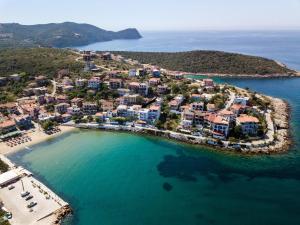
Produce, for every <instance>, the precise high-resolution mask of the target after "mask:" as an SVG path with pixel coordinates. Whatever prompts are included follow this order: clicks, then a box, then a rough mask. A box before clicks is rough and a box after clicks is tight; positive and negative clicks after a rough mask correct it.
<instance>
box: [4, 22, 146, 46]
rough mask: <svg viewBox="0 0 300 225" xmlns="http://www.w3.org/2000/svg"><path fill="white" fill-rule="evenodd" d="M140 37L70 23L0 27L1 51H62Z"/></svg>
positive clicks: (134, 32) (135, 33)
mask: <svg viewBox="0 0 300 225" xmlns="http://www.w3.org/2000/svg"><path fill="white" fill-rule="evenodd" d="M141 37H142V36H141V35H140V33H139V32H138V31H137V30H136V29H134V28H129V29H125V30H122V31H118V32H113V31H107V30H104V29H101V28H98V27H96V26H93V25H90V24H78V23H72V22H65V23H50V24H37V25H21V24H18V23H2V24H0V48H15V47H38V46H43V47H58V48H64V47H71V46H82V45H88V44H92V43H95V42H103V41H112V40H117V39H139V38H141Z"/></svg>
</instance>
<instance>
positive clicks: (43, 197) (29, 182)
mask: <svg viewBox="0 0 300 225" xmlns="http://www.w3.org/2000/svg"><path fill="white" fill-rule="evenodd" d="M20 150H21V149H20ZM0 159H1V160H2V161H3V162H5V163H6V164H7V165H9V170H8V171H14V173H16V174H18V178H16V179H15V180H14V181H11V185H13V186H14V188H13V190H9V189H7V186H4V187H1V188H0V192H1V193H0V194H1V200H2V201H3V203H4V206H5V207H6V210H8V211H9V212H12V214H13V215H14V216H13V218H12V219H10V220H9V222H10V224H12V225H14V224H15V225H28V224H36V225H50V224H61V223H62V222H63V219H64V218H65V217H67V216H68V215H70V214H73V210H72V208H71V206H70V205H69V203H67V202H66V201H64V200H63V199H62V198H61V197H59V196H58V195H57V194H56V193H55V192H54V191H52V190H51V189H50V188H49V187H48V186H46V185H45V184H44V183H43V182H41V181H40V180H39V179H38V178H37V177H35V176H34V174H33V173H31V172H30V171H29V170H27V169H26V168H23V167H22V166H18V165H17V164H15V163H14V162H13V161H11V160H10V159H9V158H7V157H6V156H5V155H2V154H0ZM21 183H22V185H21ZM21 187H23V190H24V187H26V190H27V191H29V193H31V194H32V195H34V198H35V200H36V202H37V203H38V204H37V206H36V207H38V208H36V207H35V208H34V211H32V212H26V211H23V208H22V207H20V203H21V202H22V201H23V199H22V198H21V202H20V199H18V198H17V196H19V195H18V194H19V191H22V188H21ZM12 195H13V197H12ZM20 211H22V213H21V214H20V216H19V212H20ZM27 213H29V214H28V215H25V214H27ZM25 220H26V221H25Z"/></svg>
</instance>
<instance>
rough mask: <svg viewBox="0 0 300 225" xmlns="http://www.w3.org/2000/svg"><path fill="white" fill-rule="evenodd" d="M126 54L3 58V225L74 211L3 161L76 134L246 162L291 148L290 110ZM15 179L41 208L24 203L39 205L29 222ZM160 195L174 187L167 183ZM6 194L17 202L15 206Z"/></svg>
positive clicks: (56, 219) (24, 53)
mask: <svg viewBox="0 0 300 225" xmlns="http://www.w3.org/2000/svg"><path fill="white" fill-rule="evenodd" d="M129 54H130V55H131V53H129ZM222 54H225V53H222ZM124 55H125V54H124V53H120V54H118V53H116V52H91V51H78V50H68V49H55V48H25V49H6V50H3V51H1V52H0V58H1V60H0V73H1V77H0V170H1V173H2V174H0V186H2V187H3V188H2V189H0V194H1V196H2V200H3V204H4V208H5V206H7V207H9V209H10V210H11V211H9V210H6V211H3V210H2V211H1V213H2V214H5V215H6V216H7V218H8V219H9V218H11V215H12V214H11V212H12V213H13V214H14V215H15V214H17V216H15V217H14V218H13V219H10V220H11V221H12V222H13V223H12V224H14V223H18V221H23V220H25V219H26V218H27V219H28V224H29V223H30V224H31V223H32V222H34V221H35V220H36V221H40V220H41V221H44V222H45V221H47V223H48V221H49V223H50V222H51V223H60V222H61V221H62V220H63V218H64V217H65V216H66V215H68V214H69V213H72V210H71V208H70V206H69V205H68V203H66V202H65V201H63V200H62V199H61V198H59V197H58V196H56V194H54V193H53V192H52V191H51V190H50V189H49V188H48V187H46V186H45V185H44V184H42V183H41V182H40V181H38V180H37V179H36V178H34V177H33V175H32V173H31V172H29V171H27V170H25V169H24V168H22V167H19V166H17V165H14V164H13V163H11V162H10V161H9V159H8V158H6V156H5V155H7V154H10V153H12V152H14V151H19V150H22V149H27V150H30V146H32V145H34V144H37V143H40V142H43V141H45V140H48V139H51V138H55V137H57V136H58V135H61V134H63V133H66V132H71V131H73V130H75V129H101V130H109V131H119V132H132V133H136V134H141V135H153V136H159V137H162V138H168V139H172V140H176V141H181V142H184V143H188V144H193V145H199V146H205V147H207V148H211V149H213V150H217V151H231V152H239V153H244V154H259V153H262V154H270V153H277V152H283V151H286V150H288V149H289V147H290V145H291V137H290V129H289V111H290V110H289V106H288V104H287V102H285V101H284V100H281V99H278V98H274V97H271V96H265V95H263V94H260V93H256V92H254V91H251V90H249V89H242V88H239V87H235V86H232V85H228V84H222V83H216V82H215V81H214V80H213V79H211V78H194V76H193V78H191V77H190V76H186V74H189V73H187V72H178V71H177V70H176V69H177V68H175V70H172V69H171V67H168V69H166V68H163V67H161V66H159V65H154V64H149V63H143V62H140V61H138V60H136V59H133V58H134V57H130V58H126V57H124ZM237 57H238V56H237ZM197 60H198V58H195V61H196V62H197ZM156 61H157V62H158V63H159V62H160V60H159V58H158V59H156ZM163 61H164V60H161V62H163ZM232 63H233V62H232ZM268 63H271V64H270V65H272V63H273V62H269V61H267V65H269V64H268ZM191 64H192V63H191ZM222 64H224V68H226V67H227V68H229V67H228V66H226V63H224V62H223V63H222ZM249 65H251V63H250V64H249ZM263 65H264V64H262V65H261V69H262V70H264V69H265V70H266V71H267V70H268V68H269V67H266V68H264V67H263ZM276 65H278V64H276ZM175 67H176V66H175ZM249 69H250V67H249ZM277 69H278V70H283V71H284V70H286V72H290V70H289V69H287V68H285V67H283V66H281V67H275V68H273V70H277ZM214 70H216V72H218V69H214ZM226 70H227V69H226ZM20 179H22V180H23V182H24V183H25V184H26V187H28V188H30V193H33V195H34V196H38V197H35V198H38V199H39V203H36V202H32V203H30V204H28V208H31V207H35V205H36V204H39V210H38V211H37V213H36V214H35V216H27V214H28V210H27V211H24V212H23V211H22V210H24V207H23V208H22V207H18V205H21V204H19V203H18V202H21V201H22V200H23V198H25V197H26V198H27V193H23V192H22V193H23V194H24V195H26V196H19V195H18V193H19V192H20V191H21V190H22V189H21V188H22V185H21V183H20ZM11 183H13V184H11ZM164 188H165V189H166V190H167V191H169V190H171V189H172V186H170V184H168V183H166V184H164ZM11 193H15V194H16V196H18V197H17V198H11ZM28 195H29V194H28ZM45 199H46V200H45ZM20 210H21V211H22V213H19V212H20ZM24 215H25V217H24V218H23V217H22V216H24ZM45 223H46V222H45Z"/></svg>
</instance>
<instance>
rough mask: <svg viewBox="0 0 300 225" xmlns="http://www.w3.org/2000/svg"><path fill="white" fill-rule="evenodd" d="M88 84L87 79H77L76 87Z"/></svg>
mask: <svg viewBox="0 0 300 225" xmlns="http://www.w3.org/2000/svg"><path fill="white" fill-rule="evenodd" d="M86 84H87V79H81V78H79V79H76V81H75V85H76V87H84V86H85V85H86Z"/></svg>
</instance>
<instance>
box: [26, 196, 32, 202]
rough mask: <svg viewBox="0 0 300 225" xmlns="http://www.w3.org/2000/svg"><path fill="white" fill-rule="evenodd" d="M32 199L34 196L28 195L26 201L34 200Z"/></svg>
mask: <svg viewBox="0 0 300 225" xmlns="http://www.w3.org/2000/svg"><path fill="white" fill-rule="evenodd" d="M32 198H33V196H32V195H28V196H27V197H26V198H25V200H26V201H28V200H30V199H32Z"/></svg>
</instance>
